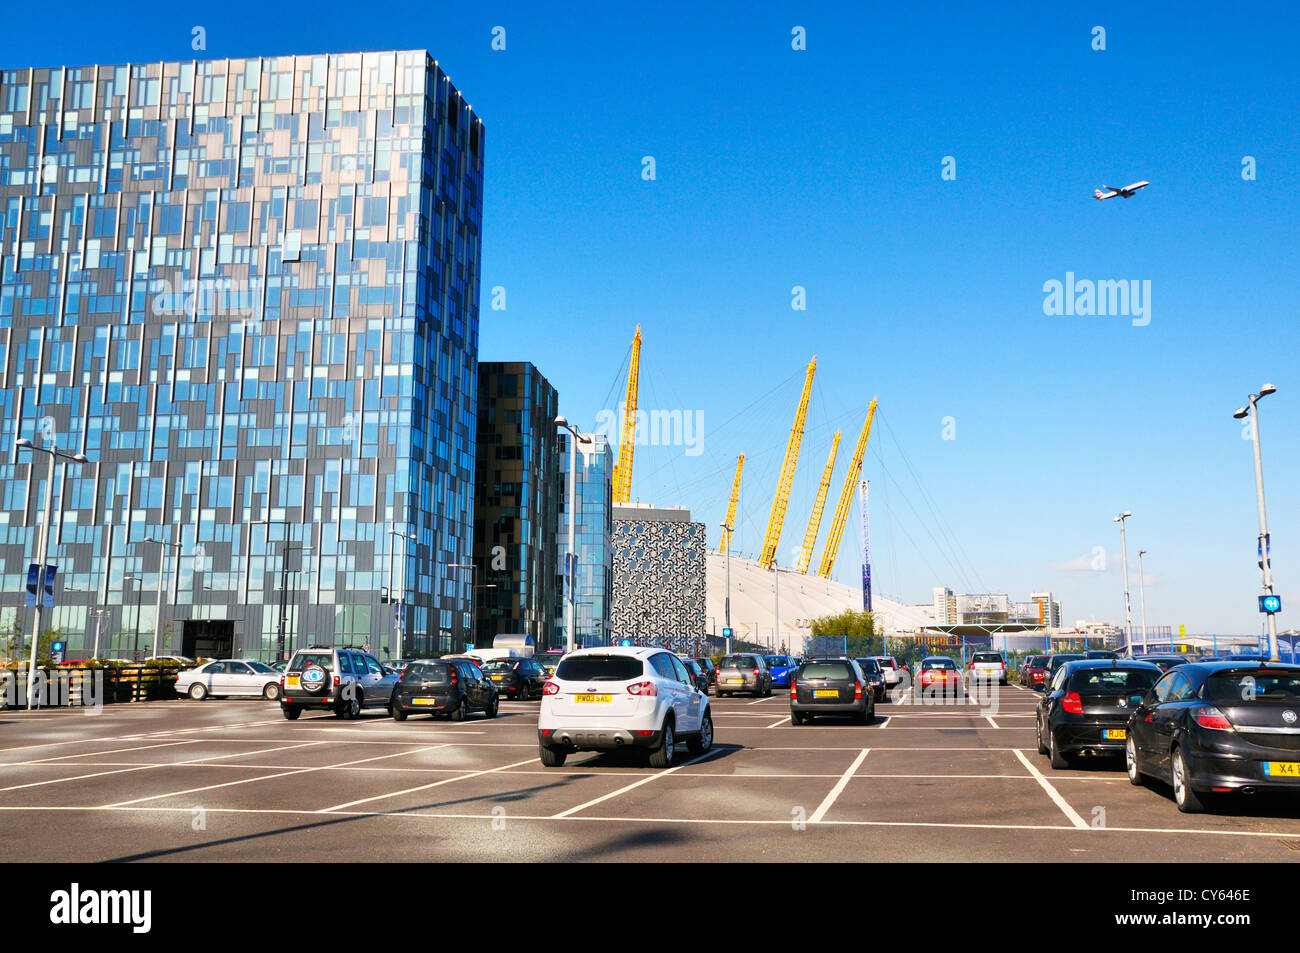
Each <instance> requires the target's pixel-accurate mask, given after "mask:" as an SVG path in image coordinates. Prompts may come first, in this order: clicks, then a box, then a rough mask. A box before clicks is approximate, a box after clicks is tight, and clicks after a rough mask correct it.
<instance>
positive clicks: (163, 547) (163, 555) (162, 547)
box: [144, 524, 181, 658]
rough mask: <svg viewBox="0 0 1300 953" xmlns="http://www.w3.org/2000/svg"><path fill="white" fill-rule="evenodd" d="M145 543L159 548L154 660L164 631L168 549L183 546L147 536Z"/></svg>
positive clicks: (173, 531) (154, 619)
mask: <svg viewBox="0 0 1300 953" xmlns="http://www.w3.org/2000/svg"><path fill="white" fill-rule="evenodd" d="M172 525H173V527H174V526H175V524H172ZM172 535H173V536H175V535H176V532H175V529H174V528H173V530H172ZM144 541H145V542H146V543H153V544H154V545H155V546H158V547H159V550H158V604H157V608H156V609H155V611H154V617H153V654H152V656H151V657H152V658H157V657H158V636H159V633H160V632H161V629H162V597H163V580H164V579H165V578H166V573H165V572H164V571H163V567H164V566H165V565H166V559H167V550H168V549H180V548H181V544H180V543H176V542H169V541H167V540H165V539H154V538H153V537H152V536H146V537H145V540H144Z"/></svg>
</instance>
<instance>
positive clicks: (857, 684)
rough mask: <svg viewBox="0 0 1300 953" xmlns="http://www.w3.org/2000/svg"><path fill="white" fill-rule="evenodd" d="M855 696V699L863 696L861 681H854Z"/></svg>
mask: <svg viewBox="0 0 1300 953" xmlns="http://www.w3.org/2000/svg"><path fill="white" fill-rule="evenodd" d="M853 697H854V698H855V699H858V698H861V697H862V683H861V682H854V683H853Z"/></svg>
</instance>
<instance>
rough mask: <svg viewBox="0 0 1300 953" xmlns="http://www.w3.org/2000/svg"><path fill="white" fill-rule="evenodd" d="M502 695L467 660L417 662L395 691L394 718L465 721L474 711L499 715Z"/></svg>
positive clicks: (405, 673) (400, 680) (404, 673)
mask: <svg viewBox="0 0 1300 953" xmlns="http://www.w3.org/2000/svg"><path fill="white" fill-rule="evenodd" d="M500 703H501V696H500V694H499V692H498V691H497V687H496V685H494V684H493V683H492V682H491V681H490V680H489V679H488V677H487V676H486V675H484V674H483V673H482V672H481V671H480V670H479V667H478V666H477V665H475V664H474V663H472V662H470V661H468V660H466V659H417V660H416V661H413V662H411V663H410V664H409V665H407V666H406V669H405V670H404V671H403V672H402V677H401V678H400V679H399V680H398V682H397V688H396V690H395V691H394V692H393V703H392V711H393V718H395V719H396V720H397V721H405V720H406V716H407V715H422V714H425V713H426V712H427V713H428V714H430V715H432V716H433V717H434V718H447V717H450V718H451V719H452V720H453V721H464V720H465V716H466V715H468V714H470V713H471V712H475V711H481V712H482V713H483V715H484V716H485V717H487V718H495V717H496V716H497V708H498V707H499V706H500Z"/></svg>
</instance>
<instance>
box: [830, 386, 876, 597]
mask: <svg viewBox="0 0 1300 953" xmlns="http://www.w3.org/2000/svg"><path fill="white" fill-rule="evenodd" d="M875 416H876V398H874V397H873V398H871V404H870V406H869V407H867V422H866V423H864V424H863V425H862V433H860V434H859V435H858V445H857V446H856V447H854V448H853V459H852V460H851V461H850V462H849V473H848V476H846V477H845V478H844V489H843V490H841V491H840V502H839V505H838V506H837V507H835V520H834V522H832V523H831V532H830V535H829V536H827V537H826V548H825V549H823V550H822V562H821V566H820V567H819V568H818V570H817V575H819V576H823V577H825V578H827V579H829V578H830V575H831V569H832V567H834V565H835V556H836V554H837V553H838V552H839V551H840V537H841V536H843V535H844V523H845V521H846V520H847V519H848V518H849V507H850V506H852V505H853V491H854V490H855V489H856V488H857V485H858V474H860V473H861V472H862V458H863V457H865V456H866V455H867V438H868V437H870V436H871V421H872V420H873V419H874V418H875Z"/></svg>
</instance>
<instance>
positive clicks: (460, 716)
mask: <svg viewBox="0 0 1300 953" xmlns="http://www.w3.org/2000/svg"><path fill="white" fill-rule="evenodd" d="M466 702H467V699H464V698H462V699H461V700H460V704H459V705H457V706H456V710H455V711H453V712H452V713H451V720H452V721H464V720H465V708H466Z"/></svg>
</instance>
